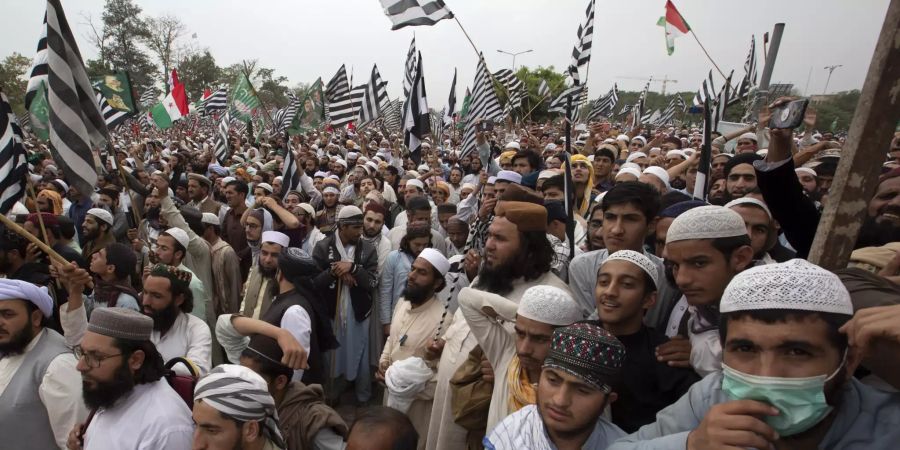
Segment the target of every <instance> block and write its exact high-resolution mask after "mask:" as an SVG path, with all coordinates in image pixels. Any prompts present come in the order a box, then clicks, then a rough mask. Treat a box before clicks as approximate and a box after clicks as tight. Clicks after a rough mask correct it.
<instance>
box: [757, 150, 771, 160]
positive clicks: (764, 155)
mask: <svg viewBox="0 0 900 450" xmlns="http://www.w3.org/2000/svg"><path fill="white" fill-rule="evenodd" d="M756 154H757V155H759V156H762V157H763V158H765V157H766V155H768V154H769V149H767V148H762V149H759V150H757V151H756Z"/></svg>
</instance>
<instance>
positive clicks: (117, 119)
mask: <svg viewBox="0 0 900 450" xmlns="http://www.w3.org/2000/svg"><path fill="white" fill-rule="evenodd" d="M94 92H95V93H96V95H97V106H99V107H100V112H101V113H102V114H103V120H105V121H106V127H107V128H115V127H117V126H119V125H120V124H121V123H122V122H124V121H125V119H127V118H129V117H130V116H131V113H129V112H127V111H122V110H119V109H115V108H113V107H112V106H109V102H107V101H106V97H104V96H103V94H102V93H100V91H94Z"/></svg>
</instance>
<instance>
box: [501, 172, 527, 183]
mask: <svg viewBox="0 0 900 450" xmlns="http://www.w3.org/2000/svg"><path fill="white" fill-rule="evenodd" d="M497 181H509V182H510V183H515V184H522V175H519V172H513V171H512V170H501V171H500V172H497Z"/></svg>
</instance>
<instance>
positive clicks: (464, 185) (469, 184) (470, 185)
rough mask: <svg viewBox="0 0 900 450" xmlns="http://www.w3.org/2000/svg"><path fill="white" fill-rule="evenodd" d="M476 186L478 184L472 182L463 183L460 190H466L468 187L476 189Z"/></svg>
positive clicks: (472, 189) (471, 189)
mask: <svg viewBox="0 0 900 450" xmlns="http://www.w3.org/2000/svg"><path fill="white" fill-rule="evenodd" d="M476 187H477V186H475V185H474V184H472V183H463V185H462V186H461V187H460V188H459V191H460V192H462V191H465V190H466V189H468V190H470V191H474V190H475V188H476Z"/></svg>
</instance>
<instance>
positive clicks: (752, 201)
mask: <svg viewBox="0 0 900 450" xmlns="http://www.w3.org/2000/svg"><path fill="white" fill-rule="evenodd" d="M741 205H753V206H756V207H757V208H759V209H761V210H763V211H765V212H766V215H767V216H769V220H772V211H769V207H768V206H766V204H765V203H764V202H763V201H762V200H759V199H756V198H753V197H741V198H736V199H734V200H732V201H730V202H728V203H726V204H725V207H726V208H734V207H735V206H741Z"/></svg>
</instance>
